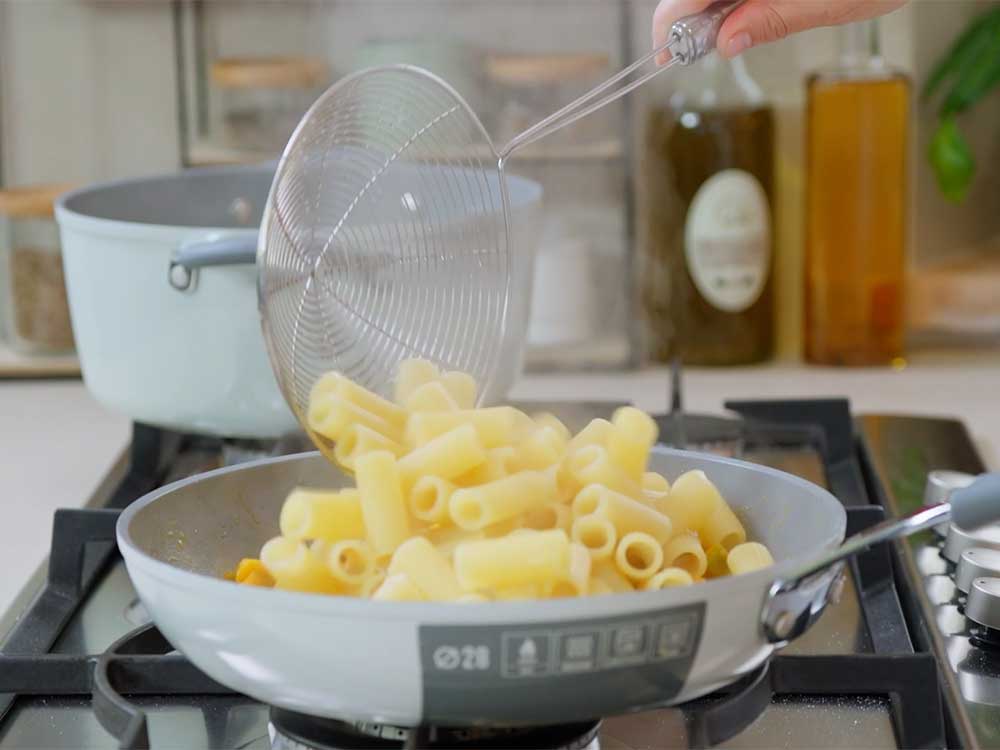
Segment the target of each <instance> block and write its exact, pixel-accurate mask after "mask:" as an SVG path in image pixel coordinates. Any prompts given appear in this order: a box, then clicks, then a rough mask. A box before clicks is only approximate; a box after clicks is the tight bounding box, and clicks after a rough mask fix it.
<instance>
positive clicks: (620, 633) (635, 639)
mask: <svg viewBox="0 0 1000 750" xmlns="http://www.w3.org/2000/svg"><path fill="white" fill-rule="evenodd" d="M645 650H646V627H645V626H644V625H623V626H622V627H621V628H619V629H618V630H616V631H615V635H614V639H613V644H612V655H613V656H615V657H618V658H629V657H633V656H638V655H640V654H642V652H643V651H645Z"/></svg>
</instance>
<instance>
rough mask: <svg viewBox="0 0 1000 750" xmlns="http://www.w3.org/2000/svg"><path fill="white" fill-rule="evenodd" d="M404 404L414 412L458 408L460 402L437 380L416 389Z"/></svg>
mask: <svg viewBox="0 0 1000 750" xmlns="http://www.w3.org/2000/svg"><path fill="white" fill-rule="evenodd" d="M403 405H404V406H405V407H406V408H407V409H408V410H409V411H412V412H421V411H457V410H458V404H457V403H455V399H453V398H452V397H451V394H450V393H448V389H447V388H445V387H444V386H443V385H442V384H441V383H440V382H439V381H436V380H435V381H434V382H433V383H424V384H423V385H422V386H420V387H419V388H416V389H414V391H413V392H412V393H411V394H410V395H409V396H408V397H407V398H406V401H405V402H403Z"/></svg>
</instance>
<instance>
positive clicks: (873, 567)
mask: <svg viewBox="0 0 1000 750" xmlns="http://www.w3.org/2000/svg"><path fill="white" fill-rule="evenodd" d="M677 393H678V394H679V390H678V391H677ZM617 405H618V404H613V403H602V404H579V403H577V404H540V403H538V404H520V405H519V406H521V408H524V409H527V410H531V411H534V410H548V411H552V412H554V413H556V414H557V415H559V416H560V417H561V418H563V419H564V421H566V423H567V424H568V425H569V426H570V427H571V428H573V429H579V428H580V427H582V426H583V425H584V424H586V422H587V421H589V419H591V418H593V417H596V416H607V415H608V414H609V413H610V412H611V411H613V410H614V408H616V406H617ZM727 408H729V409H730V412H731V414H730V416H729V417H725V418H720V417H704V416H692V415H687V414H685V413H684V412H683V409H682V404H681V403H680V401H679V398H678V399H676V400H675V401H674V409H673V410H672V411H671V413H670V414H669V415H666V416H664V417H662V418H661V419H660V427H661V434H662V435H663V437H664V440H665V442H668V443H670V444H673V445H683V446H685V447H689V448H695V449H699V450H709V451H713V452H718V453H724V454H727V455H733V456H737V457H741V458H743V459H745V460H749V461H753V462H757V463H761V464H766V465H769V466H773V467H775V468H778V469H783V470H785V471H789V472H791V473H794V474H797V475H799V476H802V477H804V478H806V479H809V480H811V481H813V482H816V483H817V484H821V485H824V486H826V487H828V488H829V489H830V490H831V491H832V492H833V493H834V494H835V495H836V496H837V497H838V498H839V499H840V500H841V501H842V502H843V503H844V505H845V506H846V508H847V513H848V533H854V532H856V531H859V530H861V529H863V528H865V527H867V526H870V525H872V524H874V523H877V522H878V521H879V520H881V519H882V518H884V517H885V516H886V515H889V516H894V515H899V514H903V513H906V512H908V511H910V510H913V509H914V508H915V507H917V506H919V505H920V504H921V503H922V502H923V497H924V488H925V482H926V480H927V476H928V473H929V472H931V471H933V470H952V471H956V472H964V473H969V474H976V473H979V472H981V471H982V470H983V466H982V462H981V460H980V458H979V457H978V456H977V454H976V452H975V449H974V448H973V446H972V443H971V441H970V439H969V436H968V435H967V433H966V431H965V429H964V427H963V426H962V425H961V424H960V423H957V422H953V421H948V420H931V419H916V418H907V417H890V416H865V417H857V418H855V417H852V415H851V412H850V409H849V405H848V404H847V402H846V401H842V400H825V401H769V402H738V403H737V402H734V403H730V404H727ZM308 448H309V446H308V445H307V444H306V443H305V441H304V440H303V439H302V438H292V439H289V440H287V441H280V442H278V443H273V444H268V445H262V444H257V443H232V442H227V441H221V440H216V439H209V438H201V437H193V436H187V435H178V434H175V433H171V432H166V431H162V430H158V429H155V428H151V427H148V426H144V425H136V426H135V427H134V431H133V440H132V446H131V451H130V455H129V456H128V457H127V459H125V460H124V462H123V465H122V466H120V467H118V468H117V469H116V470H115V471H114V472H113V473H112V474H111V475H109V477H108V479H107V481H106V482H105V483H104V484H103V486H102V488H101V489H100V490H99V491H98V492H97V493H96V494H95V495H94V496H93V497H91V498H90V500H89V502H88V503H87V505H86V507H85V508H83V509H80V510H75V509H74V510H63V511H59V512H57V514H56V516H55V519H54V524H53V539H52V549H51V555H50V558H49V561H48V563H47V565H46V566H43V568H42V569H41V570H39V571H38V572H37V574H36V575H35V576H34V577H33V578H32V579H31V580H30V581H28V582H26V584H25V586H24V589H23V591H22V593H21V595H20V596H19V597H18V599H17V600H16V602H15V603H14V605H13V606H12V607H11V609H10V611H8V612H7V613H6V615H4V616H3V618H2V619H0V748H6V747H12V748H26V747H32V748H36V747H44V748H81V747H94V748H101V747H108V748H113V747H127V748H138V747H152V748H182V747H183V748H199V747H205V748H254V749H257V748H259V749H261V750H263V749H264V748H273V749H280V750H291V749H292V748H294V749H295V750H300V749H308V748H317V749H326V748H348V747H349V748H358V747H364V748H398V747H412V748H418V747H427V748H458V747H474V748H500V747H504V748H508V747H523V748H566V749H568V748H595V749H596V748H602V749H603V750H611V749H618V748H621V749H624V748H636V749H638V748H650V749H652V748H663V747H709V746H725V747H732V748H741V747H745V748H778V747H788V748H801V747H811V748H816V747H824V748H857V747H865V748H896V747H907V748H910V747H928V748H932V747H941V748H943V747H990V746H1000V649H998V646H997V645H996V644H997V643H1000V638H997V637H996V636H997V632H996V631H997V630H1000V604H997V605H996V606H993V603H994V601H995V600H994V599H993V594H994V593H995V592H996V589H995V588H992V587H991V584H990V581H989V580H988V579H989V575H990V572H991V571H992V570H993V569H992V568H990V567H989V561H988V560H986V559H985V556H984V557H981V558H980V559H979V560H976V559H975V555H976V553H973V561H972V562H969V561H968V560H966V561H965V563H964V567H963V568H961V570H960V568H959V564H961V563H962V562H963V558H962V554H963V553H966V557H968V552H969V550H970V549H972V548H976V549H978V548H980V547H991V546H992V547H993V548H994V549H997V548H1000V536H998V539H997V542H998V543H997V544H991V543H990V540H989V539H987V540H986V541H983V539H982V538H981V537H975V538H973V539H972V540H971V541H969V540H968V539H966V538H965V537H962V538H961V539H959V538H958V537H959V536H961V535H960V534H957V533H956V532H952V534H951V536H952V537H954V539H952V540H951V544H950V546H948V544H947V543H946V541H945V540H944V539H943V538H942V537H940V536H938V535H935V534H931V533H927V534H924V535H921V536H918V537H915V538H911V539H910V540H908V541H905V542H902V543H898V544H893V545H881V546H879V547H877V548H875V549H872V550H870V551H869V552H867V553H865V554H864V555H862V556H860V557H859V558H857V559H856V560H854V561H852V562H851V564H850V570H851V575H850V576H848V578H847V579H846V585H845V587H844V590H843V593H842V595H841V597H840V599H839V601H838V602H837V603H836V604H833V605H831V606H830V607H829V609H828V610H827V612H826V613H825V614H824V615H823V617H822V618H821V619H820V621H819V622H818V623H817V624H816V625H815V626H814V627H813V628H812V629H811V630H810V631H809V632H808V633H807V634H806V635H805V636H804V637H802V638H800V639H799V640H797V641H795V642H793V643H792V644H791V645H789V646H787V647H786V648H784V649H783V650H782V651H781V652H780V653H779V654H778V655H777V656H776V657H775V658H773V659H772V660H771V661H770V663H769V664H768V665H766V666H765V667H763V668H761V669H759V670H758V671H756V672H754V673H752V674H750V675H747V676H745V677H744V678H743V679H741V680H740V681H739V682H738V683H736V684H734V685H731V686H729V687H728V688H726V689H724V690H722V691H720V692H718V693H715V694H713V695H710V696H707V697H705V698H702V699H699V700H697V701H694V702H692V703H690V704H687V705H684V706H681V707H678V708H669V709H661V710H654V711H648V712H644V713H638V714H632V715H627V716H615V717H594V720H593V721H590V722H584V723H581V724H574V725H561V726H548V727H535V728H529V729H524V728H519V729H505V728H491V727H475V728H462V729H455V728H448V727H418V728H412V729H404V728H398V727H389V726H383V725H371V724H348V723H344V722H337V721H332V720H329V719H317V718H314V717H309V716H304V715H301V714H296V713H294V712H289V711H284V710H280V709H275V708H271V707H268V706H265V705H262V704H260V703H258V702H256V701H254V700H253V699H251V698H248V697H246V696H242V695H238V694H234V693H232V692H231V691H229V690H228V689H227V688H225V687H224V686H222V685H219V684H217V683H215V682H214V681H213V680H211V679H210V678H208V677H207V676H205V675H204V674H202V673H200V672H199V671H198V670H197V669H195V668H194V667H193V666H192V665H191V664H190V663H188V662H187V661H186V660H185V659H184V657H183V656H182V655H180V654H178V653H176V652H174V651H173V650H172V646H170V644H169V643H167V642H166V640H165V639H164V638H163V637H162V636H161V635H160V633H159V632H158V631H157V630H156V628H155V627H154V626H152V625H151V624H150V623H149V622H148V618H147V616H146V613H145V610H144V608H143V607H142V604H141V603H140V602H139V601H138V600H137V598H136V595H135V592H134V589H133V588H132V585H131V583H130V581H129V578H128V575H127V574H126V572H125V568H124V565H123V564H122V562H121V559H120V557H119V556H118V554H117V551H116V549H115V547H114V543H113V539H114V523H115V520H116V518H117V512H118V510H119V509H121V508H122V507H124V506H125V505H127V504H128V503H130V502H131V501H133V500H135V499H136V498H138V497H139V496H141V495H142V494H144V493H146V492H148V491H150V490H151V489H153V488H155V487H157V486H159V485H162V484H163V483H165V482H169V481H173V480H175V479H179V478H182V477H185V476H190V475H192V474H195V473H198V472H201V471H205V470H208V469H212V468H216V467H218V466H220V465H225V464H230V463H238V462H242V461H245V460H249V459H253V458H257V457H261V456H264V455H276V454H285V453H294V452H298V451H301V450H307V449H308ZM938 484H940V482H938ZM935 487H937V488H938V489H939V490H940V487H938V486H937V485H935ZM938 494H939V495H940V494H941V493H940V492H939V493H938ZM943 531H945V532H946V533H947V529H945V530H943ZM966 536H968V535H966ZM946 547H947V556H944V555H943V554H942V552H943V551H944V549H945V548H946ZM956 550H957V554H956ZM998 557H1000V555H998ZM948 558H952V559H948ZM956 561H957V563H959V564H956ZM973 563H978V567H976V566H975V565H973ZM970 566H972V567H971V568H970ZM970 571H972V572H971V573H970ZM956 574H959V575H958V578H959V579H961V580H963V581H967V582H968V583H967V585H965V589H966V590H965V591H963V590H960V589H959V587H958V586H956V585H955V580H956ZM994 574H995V575H997V576H1000V566H998V567H997V569H996V570H995V571H994ZM963 585H964V584H963ZM970 592H971V593H970ZM973 617H975V619H973ZM994 618H995V619H994ZM347 689H349V688H347ZM4 691H7V694H2V693H4Z"/></svg>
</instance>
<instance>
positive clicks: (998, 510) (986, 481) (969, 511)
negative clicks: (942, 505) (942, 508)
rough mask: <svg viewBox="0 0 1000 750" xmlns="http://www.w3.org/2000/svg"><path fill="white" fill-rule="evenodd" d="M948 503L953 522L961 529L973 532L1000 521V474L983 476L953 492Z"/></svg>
mask: <svg viewBox="0 0 1000 750" xmlns="http://www.w3.org/2000/svg"><path fill="white" fill-rule="evenodd" d="M948 502H949V504H950V505H951V521H952V523H954V524H955V525H956V526H959V527H960V528H963V529H968V530H973V529H977V528H979V527H980V526H985V525H986V524H988V523H994V522H996V521H1000V474H983V475H982V476H980V477H979V478H978V479H976V481H974V482H973V483H972V484H970V485H969V486H968V487H964V488H962V489H960V490H956V491H955V492H953V493H952V494H951V497H950V498H949V500H948Z"/></svg>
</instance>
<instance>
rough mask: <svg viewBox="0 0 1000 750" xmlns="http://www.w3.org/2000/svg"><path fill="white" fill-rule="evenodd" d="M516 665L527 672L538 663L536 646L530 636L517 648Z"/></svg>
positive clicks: (531, 670) (532, 669) (533, 668)
mask: <svg viewBox="0 0 1000 750" xmlns="http://www.w3.org/2000/svg"><path fill="white" fill-rule="evenodd" d="M517 665H518V666H519V667H520V668H521V669H523V670H525V671H528V672H533V671H534V670H535V667H536V666H537V665H538V646H536V645H535V641H534V639H532V638H528V639H526V640H525V641H524V643H522V644H521V647H520V648H519V649H518V650H517Z"/></svg>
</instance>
